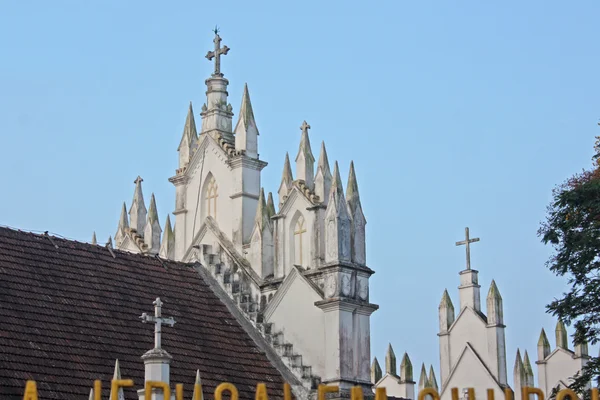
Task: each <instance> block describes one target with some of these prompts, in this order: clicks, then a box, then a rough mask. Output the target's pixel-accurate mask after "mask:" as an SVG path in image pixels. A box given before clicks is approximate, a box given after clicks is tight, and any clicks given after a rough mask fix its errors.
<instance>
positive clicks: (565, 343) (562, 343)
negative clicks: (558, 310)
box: [555, 319, 569, 350]
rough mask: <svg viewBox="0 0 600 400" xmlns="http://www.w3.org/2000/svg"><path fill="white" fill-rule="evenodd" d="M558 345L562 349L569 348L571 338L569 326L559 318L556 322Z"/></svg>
mask: <svg viewBox="0 0 600 400" xmlns="http://www.w3.org/2000/svg"><path fill="white" fill-rule="evenodd" d="M555 333H556V347H560V348H562V349H565V350H568V349H569V338H568V337H567V328H566V327H565V324H564V323H563V322H562V321H561V320H560V319H559V320H558V322H557V323H556V329H555Z"/></svg>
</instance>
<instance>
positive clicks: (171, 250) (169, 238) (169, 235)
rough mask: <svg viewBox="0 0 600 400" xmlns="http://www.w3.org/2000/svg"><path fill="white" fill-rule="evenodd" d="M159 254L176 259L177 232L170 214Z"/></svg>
mask: <svg viewBox="0 0 600 400" xmlns="http://www.w3.org/2000/svg"><path fill="white" fill-rule="evenodd" d="M159 254H160V256H161V257H162V258H166V259H169V260H173V259H175V234H174V233H173V229H172V228H171V217H170V216H169V215H168V214H167V220H166V221H165V231H164V233H163V238H162V243H161V245H160V253H159Z"/></svg>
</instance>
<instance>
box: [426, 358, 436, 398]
mask: <svg viewBox="0 0 600 400" xmlns="http://www.w3.org/2000/svg"><path fill="white" fill-rule="evenodd" d="M427 379H428V380H429V387H431V388H433V389H435V391H436V392H437V391H438V384H437V379H435V371H434V370H433V365H430V366H429V377H428V378H427Z"/></svg>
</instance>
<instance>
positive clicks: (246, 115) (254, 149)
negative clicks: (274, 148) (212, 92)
mask: <svg viewBox="0 0 600 400" xmlns="http://www.w3.org/2000/svg"><path fill="white" fill-rule="evenodd" d="M234 133H235V148H236V149H237V150H243V151H245V152H246V155H247V156H248V157H250V158H258V135H259V133H258V128H257V127H256V121H255V120H254V112H253V111H252V103H251V102H250V94H249V93H248V84H245V85H244V94H243V95H242V105H241V106H240V113H239V118H238V122H237V124H236V125H235V130H234Z"/></svg>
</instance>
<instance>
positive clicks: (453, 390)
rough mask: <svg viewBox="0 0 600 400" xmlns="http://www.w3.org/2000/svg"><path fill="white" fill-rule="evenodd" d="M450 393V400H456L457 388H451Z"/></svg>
mask: <svg viewBox="0 0 600 400" xmlns="http://www.w3.org/2000/svg"><path fill="white" fill-rule="evenodd" d="M450 392H451V393H452V400H458V388H452V390H450Z"/></svg>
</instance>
